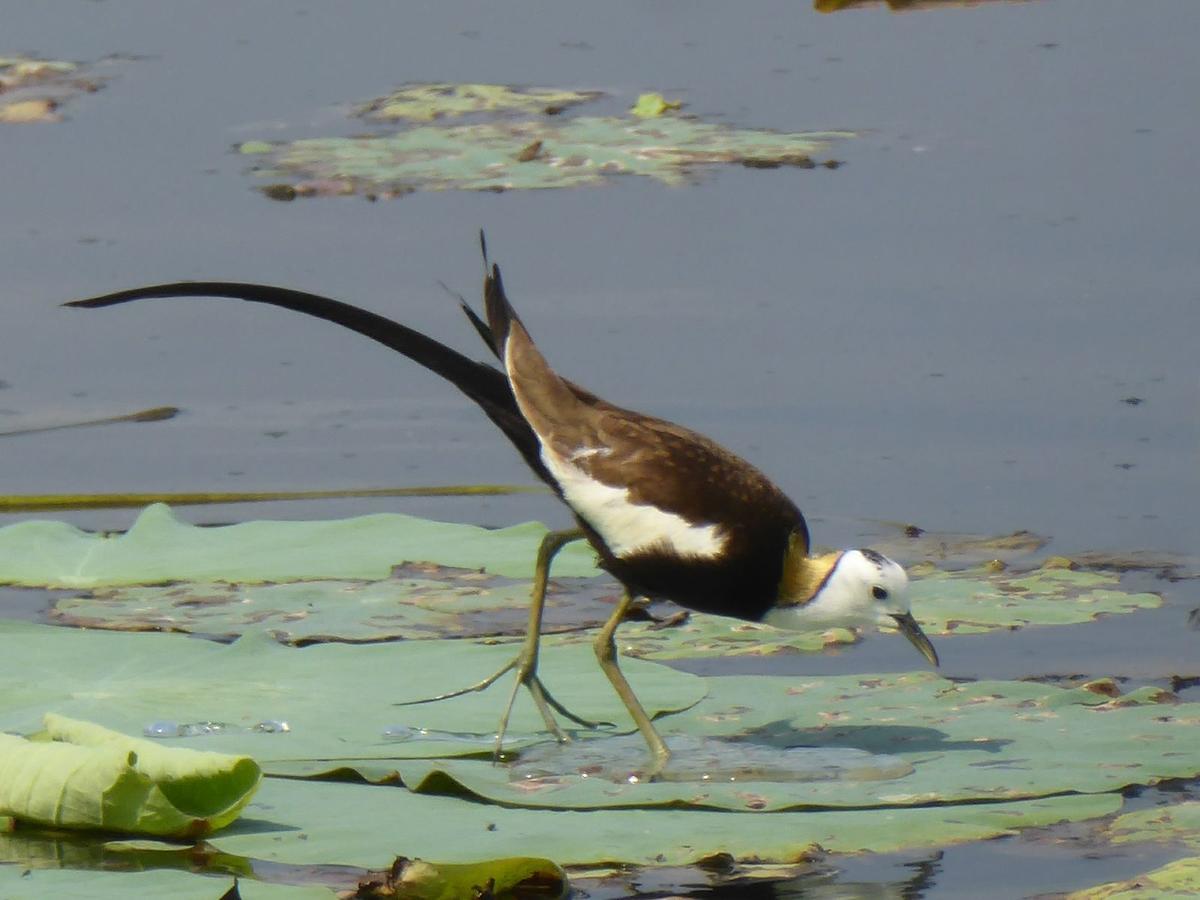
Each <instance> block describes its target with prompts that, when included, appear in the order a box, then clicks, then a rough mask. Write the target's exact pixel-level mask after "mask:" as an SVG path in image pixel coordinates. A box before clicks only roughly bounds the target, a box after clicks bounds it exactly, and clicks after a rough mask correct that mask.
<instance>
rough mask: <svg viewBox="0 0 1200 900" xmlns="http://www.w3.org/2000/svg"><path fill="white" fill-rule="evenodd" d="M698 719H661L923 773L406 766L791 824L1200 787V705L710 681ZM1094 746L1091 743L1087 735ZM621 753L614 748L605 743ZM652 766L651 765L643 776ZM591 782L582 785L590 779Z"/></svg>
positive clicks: (512, 796)
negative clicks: (656, 772)
mask: <svg viewBox="0 0 1200 900" xmlns="http://www.w3.org/2000/svg"><path fill="white" fill-rule="evenodd" d="M707 686H708V696H707V697H705V699H704V700H702V701H701V702H700V703H699V704H697V705H696V706H695V707H693V708H691V709H689V710H687V711H686V712H683V713H680V714H678V715H672V716H668V717H664V718H662V719H661V720H660V721H659V723H658V724H659V728H660V731H661V732H662V733H663V735H664V737H666V738H667V740H668V741H670V739H671V737H672V736H674V735H686V736H690V737H697V738H705V739H708V740H715V739H721V738H724V739H726V740H729V741H733V742H735V743H742V744H745V745H752V746H754V747H756V748H757V747H760V746H765V747H773V748H776V749H777V750H779V751H781V752H786V751H787V750H788V749H789V748H797V747H810V748H819V749H826V750H828V749H833V748H853V749H854V750H859V751H866V752H868V753H872V754H887V755H888V756H890V757H896V758H899V759H900V760H903V761H905V762H907V763H909V764H910V765H909V771H908V772H907V774H904V773H902V771H901V772H892V773H889V772H887V771H883V772H876V773H873V774H866V775H863V776H859V777H850V778H846V777H839V778H831V779H827V780H811V779H810V780H804V781H755V780H753V778H748V779H744V778H743V777H742V776H739V777H738V778H736V779H729V778H725V779H721V778H717V777H708V776H709V773H708V772H706V771H704V770H703V769H698V768H697V769H693V770H692V771H690V772H689V771H688V767H689V766H690V765H692V764H691V762H690V761H689V759H688V757H686V756H681V757H679V758H677V759H674V760H672V766H673V770H669V771H668V779H669V780H667V781H661V782H654V783H649V784H646V783H637V782H636V781H635V782H630V781H628V780H620V781H613V780H610V779H607V778H604V777H595V776H594V775H593V776H592V777H586V774H585V773H580V772H578V771H574V770H565V769H566V767H565V766H563V767H562V768H560V769H559V770H558V771H557V772H553V771H548V772H545V773H543V774H541V775H538V776H530V777H524V778H520V777H518V778H514V777H512V775H511V774H510V773H509V772H507V771H505V770H503V769H497V768H496V767H494V766H491V765H490V764H488V763H484V762H479V761H474V760H466V759H460V760H413V761H399V762H397V771H398V773H399V775H400V777H401V779H402V780H403V782H404V784H406V785H408V786H409V788H410V789H413V790H417V791H431V792H440V793H445V792H457V793H466V794H467V795H469V796H475V797H480V798H484V799H488V800H491V801H492V802H496V803H501V804H503V805H506V806H540V807H547V808H559V809H562V808H570V809H591V808H604V807H613V806H623V805H629V806H643V807H654V806H672V807H683V806H691V807H701V808H717V809H729V810H762V811H777V810H786V809H796V808H804V807H808V808H813V807H816V808H847V807H852V808H868V807H891V806H918V805H925V804H930V803H961V802H978V801H981V800H989V801H1002V800H1014V799H1020V798H1030V797H1039V796H1050V795H1053V794H1058V793H1064V792H1076V793H1101V792H1109V791H1117V790H1120V789H1121V788H1123V787H1126V786H1127V785H1130V784H1149V783H1153V782H1156V781H1158V780H1161V779H1165V778H1187V777H1192V776H1194V775H1196V774H1200V744H1197V742H1196V741H1195V728H1196V726H1197V725H1198V724H1200V704H1177V703H1176V702H1175V698H1174V696H1173V695H1170V694H1167V693H1165V692H1155V693H1151V692H1145V693H1141V694H1131V695H1128V696H1125V697H1117V698H1111V697H1109V696H1108V695H1107V694H1105V693H1096V692H1094V691H1092V690H1089V689H1088V688H1087V687H1086V686H1084V687H1080V688H1075V689H1071V690H1064V689H1062V688H1056V687H1047V686H1045V685H1039V684H1034V683H1027V682H978V683H972V684H955V683H953V682H948V681H946V680H945V679H942V678H939V677H937V676H936V675H933V674H928V673H922V674H912V675H899V676H895V675H888V676H884V675H880V676H844V677H828V678H821V679H810V680H804V679H797V678H782V677H723V678H713V679H709V680H708V683H707ZM1081 734H1086V735H1087V736H1088V739H1087V740H1086V741H1081V740H1079V735H1081ZM591 739H594V740H597V741H600V742H605V746H608V745H612V746H614V752H615V746H616V745H615V744H614V743H613V739H611V738H606V737H599V738H591ZM643 765H644V763H643ZM581 775H583V777H581Z"/></svg>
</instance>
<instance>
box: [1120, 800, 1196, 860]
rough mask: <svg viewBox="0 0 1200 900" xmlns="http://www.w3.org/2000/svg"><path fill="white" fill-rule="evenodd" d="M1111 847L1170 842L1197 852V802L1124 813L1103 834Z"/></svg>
mask: <svg viewBox="0 0 1200 900" xmlns="http://www.w3.org/2000/svg"><path fill="white" fill-rule="evenodd" d="M1104 835H1105V837H1107V838H1108V840H1110V841H1112V842H1113V843H1114V844H1131V843H1139V842H1142V841H1171V842H1174V843H1179V844H1183V845H1185V846H1188V847H1191V848H1194V849H1196V850H1200V801H1198V800H1192V801H1186V802H1183V803H1173V804H1171V805H1170V806H1156V807H1154V808H1153V809H1139V810H1137V811H1136V812H1131V813H1125V814H1124V815H1121V816H1117V818H1116V819H1114V820H1113V821H1112V823H1111V824H1110V825H1109V826H1108V827H1107V828H1106V829H1105V830H1104Z"/></svg>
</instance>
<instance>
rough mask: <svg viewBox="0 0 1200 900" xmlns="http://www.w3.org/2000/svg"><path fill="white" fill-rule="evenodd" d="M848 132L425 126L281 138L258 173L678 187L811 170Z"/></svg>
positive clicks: (448, 185) (647, 123) (427, 183)
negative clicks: (744, 170)
mask: <svg viewBox="0 0 1200 900" xmlns="http://www.w3.org/2000/svg"><path fill="white" fill-rule="evenodd" d="M849 136H851V135H849V134H847V133H845V132H840V133H833V132H820V133H797V134H785V133H779V132H773V131H763V130H754V129H737V128H733V127H731V126H729V125H724V124H715V123H707V122H701V121H699V120H698V119H693V118H685V117H676V116H672V117H664V118H658V119H653V120H636V119H623V118H615V117H579V118H573V119H565V120H559V119H551V120H545V121H542V120H539V121H500V122H481V123H476V124H470V125H454V126H440V125H425V126H419V127H415V128H410V129H407V130H405V131H401V132H400V133H398V134H391V135H382V136H367V137H353V138H337V137H334V138H313V139H307V140H299V141H294V142H292V143H286V144H277V145H276V146H275V148H274V150H273V151H272V152H271V153H269V154H265V156H264V155H263V154H256V159H260V160H261V161H259V162H257V163H256V165H255V171H256V173H257V174H258V175H260V176H261V177H263V178H267V179H270V180H271V181H272V182H273V183H274V182H281V181H282V182H285V184H286V186H287V187H288V189H289V191H290V192H291V194H290V196H296V195H301V196H303V195H326V194H333V195H344V194H366V195H370V196H372V197H388V196H400V195H403V194H407V193H411V192H412V191H415V190H424V191H443V190H472V191H496V190H528V189H535V188H559V187H579V186H583V185H598V184H603V183H605V182H606V181H607V180H609V179H610V178H611V177H612V176H614V175H643V176H646V177H650V178H654V179H656V180H658V181H661V182H664V183H666V184H673V185H681V184H686V183H688V182H689V181H691V180H693V179H694V178H695V177H696V175H698V174H699V171H700V170H701V169H702V168H703V167H706V166H712V165H716V164H722V163H724V164H728V163H734V164H744V165H754V166H759V167H762V166H780V165H794V166H798V167H802V168H812V167H813V166H814V165H815V163H814V162H813V159H812V154H814V153H816V152H818V151H819V150H820V149H821V148H822V147H823V146H824V145H825V144H826V143H828V142H829V141H831V140H833V139H836V138H840V137H849ZM539 142H540V143H539ZM535 143H538V144H539V147H538V152H537V153H536V154H535V155H534V156H530V155H529V154H528V153H526V152H525V151H526V150H527V148H529V147H530V146H531V145H533V144H535ZM279 188H280V185H279V184H277V183H276V184H273V185H272V189H273V190H275V191H276V192H278V190H279Z"/></svg>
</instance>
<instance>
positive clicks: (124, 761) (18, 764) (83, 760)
mask: <svg viewBox="0 0 1200 900" xmlns="http://www.w3.org/2000/svg"><path fill="white" fill-rule="evenodd" d="M45 724H46V733H47V736H48V737H49V738H52V740H48V741H27V740H25V739H24V738H21V737H16V736H14V735H7V734H0V813H5V814H7V815H10V816H12V817H13V818H15V819H17V820H19V821H24V822H32V823H34V824H38V825H51V826H55V827H62V828H72V829H102V830H105V831H120V832H126V833H130V834H151V835H158V836H168V837H198V836H202V835H207V834H209V833H210V832H212V831H216V830H217V829H220V828H223V827H224V826H226V825H228V824H229V823H230V822H232V821H233V820H234V819H236V818H237V816H238V814H239V813H240V812H241V810H242V808H243V807H244V806H245V805H246V804H247V803H248V802H249V801H250V798H251V797H252V796H254V792H255V790H257V788H258V784H259V782H260V781H261V779H262V772H261V770H260V769H259V767H258V765H257V764H256V763H255V762H254V760H252V759H250V758H248V757H245V756H242V757H237V756H230V755H227V754H221V753H201V752H197V751H195V750H189V749H187V748H184V747H173V748H167V747H164V746H163V745H161V744H155V743H151V742H150V741H146V740H141V739H138V738H130V737H127V736H126V735H123V734H120V733H118V732H114V731H110V730H108V729H106V728H101V727H100V726H98V725H93V724H91V723H89V722H82V721H77V720H74V719H68V718H66V717H64V716H55V715H47V716H46V719H45Z"/></svg>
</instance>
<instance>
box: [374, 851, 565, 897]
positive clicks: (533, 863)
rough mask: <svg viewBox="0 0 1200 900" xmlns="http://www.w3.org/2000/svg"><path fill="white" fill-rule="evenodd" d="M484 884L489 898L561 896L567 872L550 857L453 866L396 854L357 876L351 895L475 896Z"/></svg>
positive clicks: (521, 857) (496, 860)
mask: <svg viewBox="0 0 1200 900" xmlns="http://www.w3.org/2000/svg"><path fill="white" fill-rule="evenodd" d="M485 886H486V890H487V894H486V895H487V896H491V897H548V898H553V897H565V896H566V895H567V876H566V874H565V873H564V872H563V870H562V869H560V868H559V867H558V866H557V865H555V864H554V862H552V861H551V860H548V859H540V858H537V857H530V856H519V857H509V858H506V859H489V860H487V861H486V862H475V863H465V864H464V863H459V864H457V865H455V864H453V863H450V864H447V863H435V862H427V861H426V860H422V859H408V858H404V857H402V858H399V859H397V860H396V863H395V864H394V865H393V866H392V868H391V869H389V870H388V871H386V872H380V873H376V874H373V875H371V876H369V877H367V878H365V879H362V880H360V882H359V889H358V893H357V894H356V895H355V896H356V897H402V898H405V900H452V898H455V897H478V896H481V894H483V892H484V890H485Z"/></svg>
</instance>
